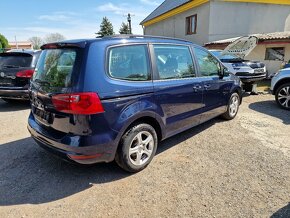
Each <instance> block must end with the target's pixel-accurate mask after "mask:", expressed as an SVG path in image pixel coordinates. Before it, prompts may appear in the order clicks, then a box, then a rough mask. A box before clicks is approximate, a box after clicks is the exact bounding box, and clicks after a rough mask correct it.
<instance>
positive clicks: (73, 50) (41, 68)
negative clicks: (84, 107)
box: [30, 44, 82, 137]
mask: <svg viewBox="0 0 290 218" xmlns="http://www.w3.org/2000/svg"><path fill="white" fill-rule="evenodd" d="M43 49H44V50H43V51H42V53H41V55H40V57H39V60H38V63H37V66H36V68H35V73H34V75H33V77H32V80H31V86H30V100H31V107H32V115H33V116H34V118H35V121H36V122H37V123H38V124H39V125H40V126H42V127H43V128H46V129H49V130H55V132H52V133H54V134H53V135H54V136H56V137H61V136H62V135H63V134H64V133H68V132H69V129H70V127H69V125H70V123H71V122H70V119H71V116H70V114H66V113H63V112H61V111H58V110H57V108H56V107H55V105H54V104H53V96H57V95H61V94H66V93H72V92H74V91H75V90H76V88H77V81H78V76H79V71H80V65H81V64H80V63H81V56H82V55H81V53H82V51H81V50H82V49H81V48H78V47H74V46H67V47H60V46H58V45H54V44H50V45H46V46H44V47H43Z"/></svg>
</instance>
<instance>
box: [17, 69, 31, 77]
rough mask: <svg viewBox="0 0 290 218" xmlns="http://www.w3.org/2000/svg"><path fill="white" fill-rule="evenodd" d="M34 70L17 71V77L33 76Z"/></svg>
mask: <svg viewBox="0 0 290 218" xmlns="http://www.w3.org/2000/svg"><path fill="white" fill-rule="evenodd" d="M33 73H34V70H23V71H19V72H17V73H16V77H21V78H31V77H32V76H33Z"/></svg>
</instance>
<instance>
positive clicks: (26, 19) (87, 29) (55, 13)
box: [0, 0, 163, 41]
mask: <svg viewBox="0 0 290 218" xmlns="http://www.w3.org/2000/svg"><path fill="white" fill-rule="evenodd" d="M162 2H163V0H151V1H150V0H124V1H115V0H107V1H105V0H82V1H80V0H78V1H77V0H46V1H42V0H26V1H23V0H1V17H2V18H1V19H0V33H1V34H3V35H4V36H6V37H7V39H8V40H9V41H14V36H17V40H18V41H26V40H27V39H28V38H30V37H32V36H39V37H44V36H45V35H47V34H49V33H55V32H58V33H61V34H62V35H64V36H65V37H66V38H67V39H76V38H92V37H95V34H94V33H95V32H97V31H98V29H99V26H100V23H101V21H102V18H103V17H104V16H107V17H108V18H109V20H110V21H111V22H112V23H113V25H114V30H115V32H116V33H117V32H118V30H119V27H120V25H121V23H122V21H126V17H125V16H124V15H125V14H128V13H129V12H130V13H132V14H134V16H133V17H132V29H133V33H135V34H142V33H143V30H142V27H141V26H140V25H139V23H140V22H141V21H142V20H143V19H144V18H145V17H146V16H147V15H149V14H150V13H151V12H152V11H153V10H154V9H155V8H156V7H157V6H158V5H160V4H161V3H162ZM3 18H5V19H3Z"/></svg>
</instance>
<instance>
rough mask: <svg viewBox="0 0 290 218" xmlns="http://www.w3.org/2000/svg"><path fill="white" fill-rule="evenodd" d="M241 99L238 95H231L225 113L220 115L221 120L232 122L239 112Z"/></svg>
mask: <svg viewBox="0 0 290 218" xmlns="http://www.w3.org/2000/svg"><path fill="white" fill-rule="evenodd" d="M240 103H241V99H240V96H239V95H238V93H236V92H235V93H233V94H232V95H231V97H230V100H229V103H228V108H227V111H226V112H225V113H224V114H223V115H222V118H224V119H226V120H232V119H234V118H235V117H236V116H237V114H238V111H239V107H240Z"/></svg>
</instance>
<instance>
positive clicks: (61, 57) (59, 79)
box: [32, 48, 77, 88]
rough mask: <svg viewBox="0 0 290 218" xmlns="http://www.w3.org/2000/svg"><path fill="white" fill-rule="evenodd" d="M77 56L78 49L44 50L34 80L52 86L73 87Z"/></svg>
mask: <svg viewBox="0 0 290 218" xmlns="http://www.w3.org/2000/svg"><path fill="white" fill-rule="evenodd" d="M76 56H77V49H70V48H68V49H48V50H43V51H42V53H41V55H40V57H39V60H38V63H37V66H36V69H35V74H34V75H33V79H32V80H33V81H34V82H35V83H39V84H44V85H48V86H50V87H60V88H68V87H71V85H72V84H71V83H72V74H73V71H74V67H75V62H76Z"/></svg>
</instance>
